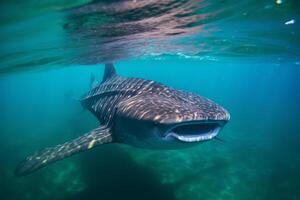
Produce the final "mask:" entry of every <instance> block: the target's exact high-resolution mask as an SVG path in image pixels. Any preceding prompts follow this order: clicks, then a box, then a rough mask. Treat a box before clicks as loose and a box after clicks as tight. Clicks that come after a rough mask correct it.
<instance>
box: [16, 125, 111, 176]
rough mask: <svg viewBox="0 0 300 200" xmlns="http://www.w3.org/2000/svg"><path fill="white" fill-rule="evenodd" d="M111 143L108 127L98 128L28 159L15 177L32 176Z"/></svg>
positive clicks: (20, 165)
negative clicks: (60, 162) (73, 156)
mask: <svg viewBox="0 0 300 200" xmlns="http://www.w3.org/2000/svg"><path fill="white" fill-rule="evenodd" d="M110 142H112V136H111V133H110V129H109V128H106V127H99V128H96V129H94V130H92V131H90V132H88V133H86V134H85V135H83V136H81V137H78V138H76V139H74V140H72V141H69V142H66V143H64V144H61V145H57V146H54V147H50V148H46V149H44V150H42V151H39V152H37V153H35V154H34V155H32V156H29V157H27V158H26V159H25V160H24V161H23V162H21V163H20V164H19V165H18V166H17V168H16V170H15V175H16V176H24V175H27V174H30V173H32V172H34V171H36V170H38V169H40V168H42V167H45V166H46V165H49V164H51V163H54V162H55V161H58V160H61V159H64V158H66V157H69V156H71V155H73V154H76V153H79V152H82V151H86V150H88V149H91V148H93V147H95V146H97V145H100V144H105V143H110Z"/></svg>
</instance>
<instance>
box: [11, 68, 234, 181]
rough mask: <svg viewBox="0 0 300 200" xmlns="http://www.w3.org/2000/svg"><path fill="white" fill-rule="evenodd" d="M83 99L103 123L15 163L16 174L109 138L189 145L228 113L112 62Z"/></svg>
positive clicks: (210, 133) (214, 130)
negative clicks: (121, 72)
mask: <svg viewBox="0 0 300 200" xmlns="http://www.w3.org/2000/svg"><path fill="white" fill-rule="evenodd" d="M81 104H82V106H83V107H84V108H86V109H88V110H89V111H90V112H92V113H93V114H94V115H95V116H96V117H97V119H98V120H99V122H100V124H101V125H100V126H99V127H97V128H96V129H94V130H92V131H90V132H88V133H86V134H84V135H83V136H81V137H78V138H76V139H74V140H71V141H68V142H66V143H64V144H60V145H57V146H54V147H50V148H46V149H44V150H41V151H38V152H36V153H35V154H34V155H32V156H29V157H27V158H26V159H25V160H24V161H23V162H21V163H20V164H19V165H18V167H17V168H16V170H15V174H16V175H17V176H23V175H27V174H30V173H31V172H33V171H36V170H37V169H40V168H42V167H44V166H46V165H48V164H50V163H53V162H55V161H57V160H61V159H64V158H66V157H68V156H71V155H73V154H76V153H79V152H82V151H85V150H88V149H92V148H94V147H96V146H99V145H102V144H107V143H126V144H129V145H132V146H137V147H141V148H156V149H158V148H160V149H174V148H180V147H188V146H192V144H197V143H199V142H202V141H207V140H210V139H213V138H214V137H215V136H216V135H217V134H218V132H219V131H220V129H221V128H222V127H223V126H224V125H225V124H226V122H227V121H228V120H229V118H230V115H229V113H228V112H227V111H226V110H225V109H224V108H222V107H221V106H219V105H217V104H216V103H214V102H213V101H211V100H209V99H207V98H205V97H202V96H199V95H195V94H193V93H190V92H185V91H180V90H176V89H173V88H171V87H168V86H165V85H163V84H161V83H158V82H155V81H151V80H144V79H139V78H126V77H122V76H118V75H117V74H116V71H115V67H114V66H113V65H112V64H106V66H105V71H104V76H103V80H102V82H101V83H100V84H98V85H96V86H94V87H93V88H92V89H91V90H90V91H89V92H88V93H87V95H86V96H85V97H84V98H82V99H81Z"/></svg>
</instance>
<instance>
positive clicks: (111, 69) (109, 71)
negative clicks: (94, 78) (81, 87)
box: [102, 63, 117, 82]
mask: <svg viewBox="0 0 300 200" xmlns="http://www.w3.org/2000/svg"><path fill="white" fill-rule="evenodd" d="M116 75H117V72H116V69H115V66H114V65H113V64H112V63H107V64H105V70H104V75H103V79H102V82H104V81H106V80H108V79H110V78H112V77H113V76H116Z"/></svg>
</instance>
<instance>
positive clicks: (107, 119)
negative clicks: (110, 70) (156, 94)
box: [81, 68, 161, 125]
mask: <svg viewBox="0 0 300 200" xmlns="http://www.w3.org/2000/svg"><path fill="white" fill-rule="evenodd" d="M106 69H107V68H106ZM154 86H156V87H161V86H160V85H158V84H156V83H155V82H154V81H149V80H144V79H139V78H126V77H121V76H117V75H114V76H112V77H111V78H109V79H107V80H105V81H104V82H102V83H101V84H99V85H97V86H96V87H94V88H93V89H91V90H90V91H89V92H88V94H87V95H86V96H85V97H84V98H83V99H82V100H81V103H82V105H83V106H84V107H85V108H86V109H88V110H89V111H91V112H92V113H93V114H94V115H95V116H96V117H97V118H98V120H99V121H100V123H101V124H105V125H107V124H110V123H111V122H112V119H113V117H114V114H115V112H116V108H117V105H118V104H119V102H120V101H124V100H126V99H129V98H131V97H133V96H135V95H142V94H143V93H146V92H147V91H148V89H149V88H153V87H154Z"/></svg>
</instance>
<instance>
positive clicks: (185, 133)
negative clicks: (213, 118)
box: [166, 122, 222, 142]
mask: <svg viewBox="0 0 300 200" xmlns="http://www.w3.org/2000/svg"><path fill="white" fill-rule="evenodd" d="M221 127H222V123H220V122H202V123H187V124H180V125H177V126H174V127H173V128H171V129H170V130H169V131H168V133H167V135H166V137H174V138H176V139H178V140H180V141H182V142H199V141H205V140H210V139H212V138H214V137H215V136H216V135H217V134H218V132H219V131H220V129H221Z"/></svg>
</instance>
